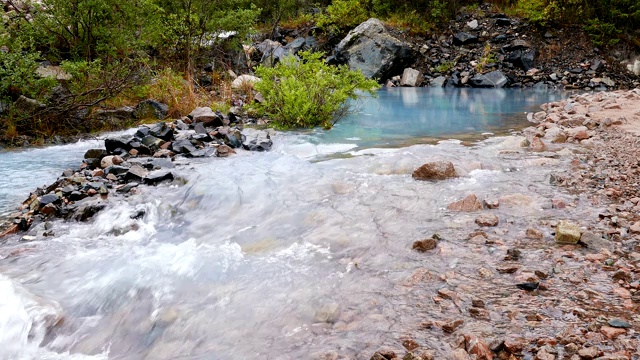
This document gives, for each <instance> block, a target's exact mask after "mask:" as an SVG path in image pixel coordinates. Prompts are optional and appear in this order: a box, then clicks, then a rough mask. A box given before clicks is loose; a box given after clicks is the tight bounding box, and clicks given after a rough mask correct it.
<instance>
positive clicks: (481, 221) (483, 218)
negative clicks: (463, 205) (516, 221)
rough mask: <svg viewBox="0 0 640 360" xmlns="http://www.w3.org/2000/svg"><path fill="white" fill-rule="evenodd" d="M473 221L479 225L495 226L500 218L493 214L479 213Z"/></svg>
mask: <svg viewBox="0 0 640 360" xmlns="http://www.w3.org/2000/svg"><path fill="white" fill-rule="evenodd" d="M475 222H476V224H478V225H479V226H487V227H492V226H497V225H498V223H499V222H500V219H499V218H498V216H497V215H495V214H481V215H479V216H478V217H477V218H476V220H475Z"/></svg>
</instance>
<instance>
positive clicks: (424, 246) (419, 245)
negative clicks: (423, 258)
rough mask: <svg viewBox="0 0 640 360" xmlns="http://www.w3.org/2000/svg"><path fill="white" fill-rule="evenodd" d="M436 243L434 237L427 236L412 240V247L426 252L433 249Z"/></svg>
mask: <svg viewBox="0 0 640 360" xmlns="http://www.w3.org/2000/svg"><path fill="white" fill-rule="evenodd" d="M437 245H438V241H436V239H432V238H429V239H424V240H418V241H416V242H414V243H413V247H412V249H413V250H415V251H418V252H427V251H429V250H433V249H435V248H436V246H437Z"/></svg>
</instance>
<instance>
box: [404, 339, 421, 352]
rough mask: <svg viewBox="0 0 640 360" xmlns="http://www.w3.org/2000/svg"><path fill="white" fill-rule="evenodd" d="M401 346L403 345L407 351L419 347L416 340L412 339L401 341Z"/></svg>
mask: <svg viewBox="0 0 640 360" xmlns="http://www.w3.org/2000/svg"><path fill="white" fill-rule="evenodd" d="M402 346H404V348H405V349H407V350H409V351H413V350H415V349H417V348H419V347H420V345H418V343H417V342H415V341H414V340H413V339H406V340H404V341H403V342H402Z"/></svg>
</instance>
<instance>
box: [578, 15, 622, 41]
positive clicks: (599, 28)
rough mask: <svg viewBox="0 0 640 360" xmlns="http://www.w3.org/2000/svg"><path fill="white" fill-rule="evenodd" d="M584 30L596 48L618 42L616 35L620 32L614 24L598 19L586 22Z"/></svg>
mask: <svg viewBox="0 0 640 360" xmlns="http://www.w3.org/2000/svg"><path fill="white" fill-rule="evenodd" d="M584 30H585V31H586V32H587V33H588V34H589V35H590V36H591V41H592V42H593V44H594V45H596V46H607V45H615V44H617V43H618V42H619V41H620V39H619V38H618V35H619V34H620V33H621V32H622V30H619V29H617V28H616V26H615V25H614V24H611V23H607V22H603V21H600V20H599V19H591V20H588V21H587V25H585V26H584Z"/></svg>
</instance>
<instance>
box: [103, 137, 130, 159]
mask: <svg viewBox="0 0 640 360" xmlns="http://www.w3.org/2000/svg"><path fill="white" fill-rule="evenodd" d="M130 141H131V138H129V137H120V138H107V139H105V141H104V147H105V148H106V149H107V153H109V154H115V155H120V154H121V153H127V152H128V151H129V150H131V145H129V142H130Z"/></svg>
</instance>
